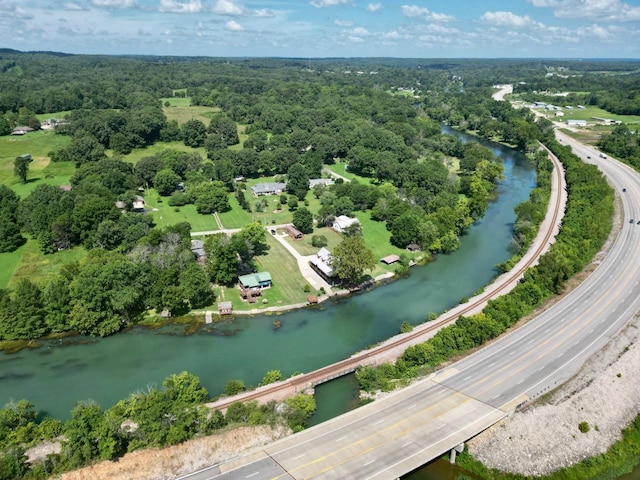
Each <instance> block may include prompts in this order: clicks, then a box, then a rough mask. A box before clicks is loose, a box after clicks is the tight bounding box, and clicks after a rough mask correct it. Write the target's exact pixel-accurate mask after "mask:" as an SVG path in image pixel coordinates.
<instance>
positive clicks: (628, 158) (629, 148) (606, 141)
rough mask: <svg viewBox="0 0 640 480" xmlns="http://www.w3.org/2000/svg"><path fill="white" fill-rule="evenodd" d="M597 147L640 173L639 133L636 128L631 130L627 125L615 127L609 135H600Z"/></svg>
mask: <svg viewBox="0 0 640 480" xmlns="http://www.w3.org/2000/svg"><path fill="white" fill-rule="evenodd" d="M598 146H599V147H600V148H601V149H602V151H604V152H607V153H608V154H610V155H613V156H614V157H616V158H618V159H620V160H622V161H623V162H625V163H628V164H629V165H631V166H632V167H633V168H635V169H636V170H639V171H640V132H639V131H638V129H637V128H636V129H635V130H631V129H630V128H629V127H628V126H627V125H624V124H622V125H617V126H616V127H615V128H614V129H613V131H612V132H611V133H608V134H603V135H602V137H601V138H600V140H599V141H598Z"/></svg>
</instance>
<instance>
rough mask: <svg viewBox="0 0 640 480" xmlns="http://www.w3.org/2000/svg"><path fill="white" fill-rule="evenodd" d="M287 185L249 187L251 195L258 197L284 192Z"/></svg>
mask: <svg viewBox="0 0 640 480" xmlns="http://www.w3.org/2000/svg"><path fill="white" fill-rule="evenodd" d="M286 186H287V185H286V184H285V183H280V182H268V183H257V184H255V185H254V186H253V187H251V193H253V195H254V196H256V197H259V196H261V195H273V194H276V193H282V192H284V189H285V187H286Z"/></svg>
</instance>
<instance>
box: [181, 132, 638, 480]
mask: <svg viewBox="0 0 640 480" xmlns="http://www.w3.org/2000/svg"><path fill="white" fill-rule="evenodd" d="M558 136H559V137H560V138H561V139H562V141H563V142H564V143H566V144H571V145H572V146H574V145H575V149H576V153H577V154H578V155H580V156H582V157H583V158H584V159H585V160H587V158H586V157H587V156H589V157H591V159H590V161H592V162H594V163H596V164H598V166H599V167H600V168H601V169H602V170H603V171H604V172H605V173H606V175H607V176H608V177H609V179H610V181H611V183H612V185H613V186H614V187H615V188H616V189H617V190H618V191H619V192H622V188H625V189H626V193H620V196H621V198H622V204H623V207H624V211H625V217H626V218H625V220H626V221H625V223H624V225H623V228H622V231H621V232H620V234H619V235H618V238H617V240H616V242H615V243H614V245H613V246H612V248H611V250H610V252H609V254H608V256H607V257H606V259H604V260H603V262H602V263H601V265H600V266H599V267H598V268H597V269H596V270H595V272H594V273H593V274H592V275H591V276H590V277H589V278H588V279H587V280H586V281H585V282H583V284H581V285H580V286H579V287H578V288H576V289H575V290H574V291H573V292H571V293H570V294H569V295H567V296H566V298H565V299H563V300H562V301H561V302H559V303H557V304H556V305H555V306H553V307H552V308H550V309H549V310H547V311H546V312H545V313H544V314H542V315H540V316H539V317H537V318H536V319H535V320H532V321H531V322H529V323H528V324H526V325H525V326H524V327H522V328H520V329H518V330H515V331H514V332H512V333H510V334H509V335H506V336H504V337H502V338H501V339H500V340H499V341H497V342H494V343H493V344H491V345H490V346H488V347H486V348H484V349H482V350H480V351H478V352H477V353H475V354H474V355H471V356H469V357H467V358H465V359H463V360H462V361H460V362H458V363H456V364H454V365H452V366H451V367H449V368H447V369H444V370H442V371H440V372H438V374H437V375H434V376H432V377H430V378H429V379H427V380H425V381H422V382H418V383H417V384H415V385H413V386H411V387H410V388H408V389H405V390H403V391H400V392H396V393H394V394H392V395H390V396H388V397H386V398H384V399H381V400H378V401H376V402H374V403H372V404H369V405H366V406H365V407H362V408H360V409H358V410H356V411H355V412H352V413H350V414H347V415H343V416H341V417H338V418H336V419H333V420H331V421H329V422H326V423H323V424H321V425H318V426H317V427H314V428H311V429H309V430H306V431H304V432H301V433H299V434H296V435H294V436H292V437H289V438H287V439H284V440H282V441H279V442H276V443H274V444H271V445H269V446H267V447H265V448H263V449H262V450H261V451H259V452H257V453H256V454H255V456H254V458H253V460H254V461H253V462H250V463H247V460H246V459H244V458H243V459H239V460H237V461H235V462H231V463H227V464H223V465H220V466H217V467H215V468H214V469H213V470H212V471H205V472H202V474H203V475H204V476H201V477H198V478H201V479H202V478H215V479H239V478H243V479H244V478H253V479H256V480H257V479H266V478H291V479H301V478H317V479H335V478H341V479H348V478H353V479H356V478H357V479H365V478H372V479H373V478H376V479H378V478H379V479H387V478H389V479H390V478H396V477H397V476H398V475H400V474H402V473H406V472H408V471H410V470H411V469H412V468H414V466H415V465H416V463H423V462H426V461H427V460H429V459H430V458H434V457H435V456H437V455H439V454H440V453H442V452H445V451H447V450H448V449H449V448H451V447H452V446H453V445H455V444H456V442H459V441H460V440H459V439H460V438H461V437H463V436H465V435H467V436H471V435H473V433H474V432H477V431H480V430H481V429H482V428H483V426H484V425H486V424H490V422H494V421H496V420H497V419H499V418H501V416H503V415H505V414H506V413H507V412H509V411H511V410H512V409H513V408H514V407H515V406H516V405H517V404H519V403H520V402H522V401H525V400H527V399H529V398H533V397H536V396H538V395H540V394H542V393H544V392H546V391H548V390H549V389H552V388H554V387H555V386H556V385H557V384H559V383H561V382H563V381H565V380H566V379H568V378H569V377H570V376H572V375H573V374H574V373H575V372H576V371H577V370H578V369H579V368H580V366H581V365H582V363H583V362H584V361H585V360H586V359H587V358H588V357H589V356H590V355H592V354H593V353H594V352H595V351H597V350H598V349H599V348H601V347H602V346H603V345H604V344H606V343H607V341H608V340H609V338H610V337H611V336H612V335H613V334H615V333H616V332H617V331H618V330H619V329H620V328H621V327H622V326H623V325H624V324H625V323H626V322H627V320H628V319H629V318H631V316H633V315H634V314H635V313H636V312H637V311H638V309H639V308H640V295H639V294H640V270H638V269H637V268H636V265H637V264H638V262H639V261H640V225H638V224H636V223H635V221H637V220H638V219H640V176H638V174H637V173H635V172H634V171H632V170H631V169H630V168H628V167H626V166H624V165H622V164H619V163H617V162H614V161H613V160H611V159H601V158H599V157H598V152H597V151H595V150H593V149H590V148H588V147H585V146H581V145H579V144H577V143H576V142H574V141H573V140H570V139H569V138H568V137H566V136H564V135H562V134H561V133H559V134H558ZM631 217H633V218H634V220H635V221H634V223H633V224H632V223H629V221H628V219H629V218H631ZM191 478H196V477H191Z"/></svg>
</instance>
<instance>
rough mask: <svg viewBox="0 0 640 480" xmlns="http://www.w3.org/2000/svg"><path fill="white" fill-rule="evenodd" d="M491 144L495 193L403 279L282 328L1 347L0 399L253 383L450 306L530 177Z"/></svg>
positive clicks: (292, 315)
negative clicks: (480, 212) (193, 379)
mask: <svg viewBox="0 0 640 480" xmlns="http://www.w3.org/2000/svg"><path fill="white" fill-rule="evenodd" d="M454 133H455V135H457V136H459V137H463V138H467V137H464V136H463V135H462V134H460V133H458V132H454ZM487 145H488V146H490V148H491V149H492V150H493V151H494V152H495V153H496V155H498V156H499V157H501V159H502V161H503V163H504V166H505V179H504V181H503V182H502V183H501V184H500V186H499V196H498V199H497V200H496V201H495V202H492V203H491V204H490V206H489V208H488V209H487V212H486V215H485V217H484V218H483V219H481V220H480V221H478V222H476V223H475V224H474V225H473V226H472V227H471V228H470V229H469V232H468V233H467V234H466V235H465V236H464V237H463V238H462V241H461V246H460V248H459V249H458V250H457V251H455V252H453V253H451V254H448V255H438V256H437V257H436V259H435V260H434V261H433V262H431V263H430V264H429V265H428V266H426V267H420V268H413V269H411V275H410V276H409V278H406V279H402V280H400V281H397V282H393V283H391V284H389V285H385V286H381V287H377V288H374V289H372V290H371V291H369V292H365V293H362V294H360V295H355V296H352V297H350V298H341V299H337V300H336V301H334V302H325V303H324V304H323V305H321V306H319V307H316V308H309V309H302V310H297V311H292V312H288V313H285V314H282V315H279V316H278V317H277V318H278V320H280V322H281V327H280V328H279V329H274V327H273V323H272V322H273V320H274V318H276V317H275V316H267V315H258V316H255V317H248V316H238V317H236V318H234V319H231V320H228V321H224V322H222V323H219V324H216V325H208V326H203V327H202V328H201V329H199V330H198V331H197V332H196V333H195V334H191V335H183V334H182V329H181V327H179V326H168V327H164V328H161V329H157V330H150V329H146V328H139V327H136V328H132V329H130V331H128V332H126V333H119V334H116V335H113V336H111V337H107V338H102V339H97V338H96V339H94V338H85V337H81V338H79V337H78V338H68V339H64V340H58V341H53V342H45V343H44V345H43V346H42V347H40V348H37V349H33V350H28V349H24V350H22V351H20V352H18V353H14V354H3V355H0V404H4V403H6V402H7V401H9V400H11V399H13V400H18V399H21V398H26V399H28V400H29V401H31V402H32V403H34V404H35V406H36V409H38V410H40V411H41V412H42V413H43V414H46V415H49V416H53V417H55V418H60V419H66V418H68V417H69V412H70V410H71V409H72V408H73V407H74V405H75V404H76V403H77V402H78V401H79V400H86V399H92V400H95V401H96V402H97V403H98V404H99V405H101V406H102V407H103V408H108V407H110V406H111V405H113V404H114V403H115V402H116V401H118V400H119V399H122V398H125V397H126V396H127V395H128V394H129V393H130V392H134V391H138V390H144V389H146V388H147V387H148V386H160V384H161V382H162V380H163V379H164V378H165V377H166V376H168V375H170V374H172V373H177V372H180V371H183V370H187V371H189V372H191V373H193V374H195V375H197V376H198V377H199V378H200V379H201V381H202V383H203V385H204V386H205V387H206V388H207V389H208V390H209V393H210V394H211V395H218V394H220V393H221V392H222V388H223V386H224V384H225V383H226V382H227V381H229V380H231V379H242V380H243V381H244V382H245V383H246V384H247V385H256V384H257V383H258V382H259V381H260V380H261V379H262V377H263V375H264V373H265V372H266V371H268V370H274V369H277V370H280V371H281V372H282V374H283V375H285V376H289V375H291V374H293V373H294V372H308V371H311V370H314V369H317V368H319V367H322V366H325V365H328V364H330V363H332V362H335V361H337V360H340V359H343V358H346V357H348V356H350V355H351V354H353V353H354V352H356V351H358V350H361V349H363V348H365V347H367V346H369V345H372V344H375V343H377V342H380V341H381V340H384V339H386V338H388V337H390V336H391V335H394V334H396V333H398V331H399V327H400V324H401V323H402V322H403V321H404V320H408V321H409V322H411V323H414V324H417V323H420V322H422V321H424V319H425V316H426V314H427V312H438V313H439V312H442V311H444V310H447V309H450V308H452V307H453V306H455V305H456V304H458V303H459V301H460V299H461V298H462V297H470V296H472V295H473V294H474V292H476V291H477V290H478V289H479V288H481V287H482V286H484V285H486V284H487V283H489V282H490V281H491V279H492V278H493V277H494V276H495V275H496V273H497V272H496V269H495V265H496V264H498V263H501V262H503V261H505V260H506V259H508V258H509V256H510V253H509V250H508V245H509V241H510V239H511V228H512V225H513V222H514V220H515V213H514V211H513V209H514V207H515V206H516V205H517V204H519V203H521V202H522V201H524V200H526V199H527V198H528V196H529V192H530V191H531V189H532V188H533V187H534V186H535V179H536V174H535V169H534V167H533V166H532V165H531V164H530V163H529V162H527V161H526V159H525V158H524V157H523V156H522V155H521V154H519V153H518V152H515V151H514V150H512V149H509V148H506V147H503V146H500V145H497V144H487Z"/></svg>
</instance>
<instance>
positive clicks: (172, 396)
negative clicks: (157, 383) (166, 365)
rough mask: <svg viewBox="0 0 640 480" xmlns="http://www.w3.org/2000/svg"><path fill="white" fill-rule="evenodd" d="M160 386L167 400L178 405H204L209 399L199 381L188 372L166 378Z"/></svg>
mask: <svg viewBox="0 0 640 480" xmlns="http://www.w3.org/2000/svg"><path fill="white" fill-rule="evenodd" d="M162 386H163V387H164V389H165V394H166V395H167V398H168V399H169V400H170V401H171V402H173V403H177V404H180V405H194V404H198V403H204V402H206V401H207V398H209V393H208V392H207V389H206V388H204V387H203V386H202V384H201V383H200V379H199V378H198V377H196V376H195V375H193V374H192V373H189V372H184V371H183V372H180V373H178V374H173V375H170V376H168V377H167V378H165V379H164V381H163V382H162Z"/></svg>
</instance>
